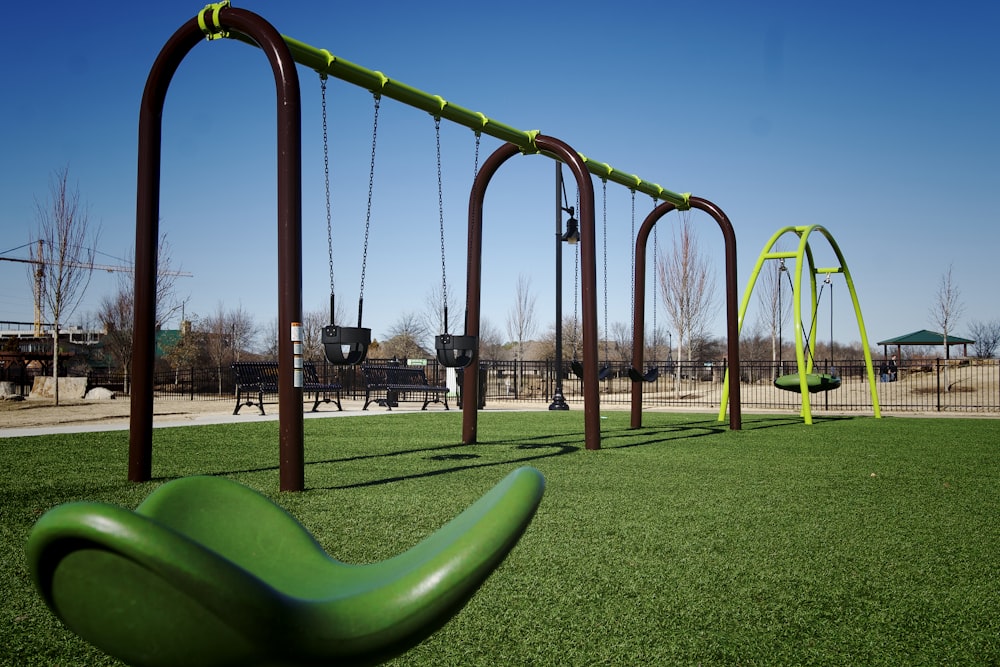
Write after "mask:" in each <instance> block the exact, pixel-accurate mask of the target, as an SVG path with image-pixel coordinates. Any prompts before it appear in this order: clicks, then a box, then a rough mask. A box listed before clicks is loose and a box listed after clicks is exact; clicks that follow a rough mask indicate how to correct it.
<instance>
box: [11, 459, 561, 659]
mask: <svg viewBox="0 0 1000 667" xmlns="http://www.w3.org/2000/svg"><path fill="white" fill-rule="evenodd" d="M544 483H545V482H544V479H543V477H542V475H541V473H539V472H538V471H537V470H535V469H534V468H528V467H523V468H519V469H517V470H515V471H514V472H512V473H510V474H509V475H508V476H507V477H506V478H504V479H503V480H502V481H501V482H500V483H499V484H497V485H496V486H495V487H494V488H493V489H492V490H490V491H489V492H487V493H486V495H484V496H483V497H481V498H480V499H479V500H477V501H476V502H475V503H473V504H472V505H471V506H470V507H469V508H468V509H466V510H465V511H464V512H462V513H461V514H459V515H458V516H456V517H455V518H454V519H452V520H451V521H450V522H449V523H447V524H446V525H445V526H443V527H442V528H441V529H439V530H438V531H437V532H435V533H433V534H432V535H430V536H429V537H427V538H426V539H424V540H423V541H422V542H420V543H419V544H417V545H415V546H414V547H412V548H411V549H409V550H408V551H406V552H404V553H402V554H400V555H398V556H395V557H393V558H390V559H388V560H385V561H382V562H378V563H373V564H370V565H348V564H345V563H341V562H339V561H337V560H334V559H333V558H331V557H330V556H328V555H327V554H326V552H325V551H324V550H323V549H322V548H321V547H320V545H319V543H318V542H316V540H315V539H313V537H312V535H311V534H310V533H309V532H308V531H307V530H306V529H305V528H304V527H303V526H302V525H301V524H300V523H299V522H298V521H296V520H295V519H294V518H293V517H292V516H291V515H289V514H288V513H287V512H285V510H283V509H281V508H280V507H279V506H278V505H276V504H274V503H273V502H271V501H270V500H268V499H267V498H265V497H264V496H262V495H260V494H258V493H257V492H255V491H252V490H250V489H248V488H246V487H244V486H241V485H240V484H237V483H236V482H233V481H231V480H227V479H224V478H221V477H188V478H182V479H177V480H173V481H171V482H168V483H166V484H164V485H162V486H161V487H160V488H158V489H156V490H155V491H153V492H152V493H151V494H150V495H149V496H148V497H147V498H146V500H145V501H143V502H142V504H141V505H139V507H138V508H137V509H136V510H135V511H134V512H133V511H130V510H127V509H123V508H121V507H116V506H114V505H108V504H104V503H92V502H78V503H70V504H66V505H61V506H59V507H56V508H54V509H52V510H50V511H49V512H48V513H46V514H45V515H44V516H43V517H42V518H41V519H39V521H38V522H37V524H36V525H35V527H34V528H33V530H32V532H31V535H30V537H29V539H28V545H27V556H28V563H29V565H30V568H31V573H32V576H33V579H34V582H35V586H36V588H37V589H38V591H39V592H40V593H41V595H42V597H43V598H44V599H45V602H46V604H48V606H49V608H50V609H51V610H52V611H53V612H54V613H55V614H56V616H58V617H59V618H60V619H61V620H62V621H63V622H64V623H65V624H66V625H67V626H69V628H70V629H72V630H73V631H74V632H76V633H77V634H79V635H80V636H81V637H83V638H84V639H86V640H87V641H89V642H91V643H92V644H94V645H95V646H97V647H99V648H101V649H102V650H104V651H106V652H107V653H110V654H111V655H113V656H115V657H117V658H119V659H121V660H123V661H125V662H127V663H129V664H133V665H164V666H166V665H276V664H281V665H317V664H338V665H370V664H376V663H379V662H382V661H385V660H388V659H390V658H392V657H394V656H397V655H399V654H401V653H403V652H404V651H406V650H407V649H409V648H411V647H412V646H414V645H416V644H418V643H419V642H421V641H422V640H424V639H425V638H427V637H428V636H429V635H431V634H432V633H433V632H434V631H435V630H437V629H438V628H440V627H441V626H442V625H444V624H445V623H446V622H447V621H448V619H450V618H451V617H452V616H453V615H454V614H455V613H457V612H458V611H459V610H460V609H461V608H462V607H463V606H464V605H465V603H466V602H467V601H468V600H469V599H470V598H471V597H472V595H473V594H474V593H475V592H476V590H477V589H478V588H479V586H480V585H481V584H482V583H483V582H484V581H485V580H486V578H487V577H488V576H489V575H490V573H491V572H492V571H493V570H494V569H496V567H497V566H498V565H499V564H500V563H501V561H503V559H504V557H505V556H506V555H507V553H508V552H509V551H510V550H511V549H512V548H513V547H514V545H515V544H516V543H517V541H518V539H519V538H520V537H521V535H522V533H523V532H524V530H525V529H526V528H527V526H528V524H529V523H530V521H531V518H532V517H533V516H534V513H535V510H536V509H537V507H538V504H539V502H540V501H541V497H542V492H543V489H544Z"/></svg>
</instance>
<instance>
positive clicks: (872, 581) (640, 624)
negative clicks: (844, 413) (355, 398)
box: [0, 410, 1000, 667]
mask: <svg viewBox="0 0 1000 667" xmlns="http://www.w3.org/2000/svg"><path fill="white" fill-rule="evenodd" d="M628 420H629V415H628V413H626V412H609V413H608V414H607V419H605V420H602V427H603V430H604V432H603V449H601V450H600V451H593V452H591V451H586V450H585V449H584V447H583V411H582V410H574V411H571V412H568V413H562V412H551V413H550V412H528V413H490V412H485V413H483V414H481V416H480V421H479V436H480V438H481V439H482V442H481V443H479V444H476V445H472V446H464V445H461V444H458V442H459V439H460V436H461V415H460V414H459V413H458V412H450V413H442V412H435V413H418V414H413V413H411V414H393V415H385V416H381V415H380V416H366V417H343V418H335V419H316V420H307V421H306V422H305V425H304V428H305V449H306V461H307V466H306V475H305V479H306V486H307V491H305V492H303V493H297V494H281V493H279V492H278V491H277V488H278V470H277V458H278V452H277V442H278V423H277V422H262V423H254V424H240V425H223V426H199V427H183V428H171V429H157V430H156V431H155V432H154V459H153V474H154V475H155V476H156V477H157V481H155V482H152V483H149V484H132V483H130V482H128V481H126V469H127V445H128V435H127V433H125V432H109V433H95V434H83V435H51V436H39V437H28V438H10V439H2V438H0V531H2V533H0V561H2V570H0V581H2V590H3V599H4V602H3V606H2V611H0V664H3V665H63V666H67V665H105V664H116V662H115V661H113V660H111V659H109V658H106V657H104V656H103V654H101V653H99V652H98V651H96V650H94V649H91V648H90V647H89V646H88V645H86V644H85V643H83V642H82V641H81V640H78V639H77V638H76V637H75V636H74V635H73V634H72V633H70V632H69V631H67V630H65V629H64V628H63V627H62V626H61V625H60V623H59V622H58V620H56V619H55V618H54V617H53V616H52V615H51V614H50V613H49V611H48V610H47V609H46V608H45V606H44V604H43V603H42V602H41V600H40V598H38V596H37V595H36V594H35V593H34V590H33V587H32V585H31V582H30V580H29V577H28V574H27V568H26V565H25V561H24V549H23V547H24V543H25V540H26V538H27V535H28V532H29V530H30V529H31V526H32V525H33V524H34V522H35V521H36V520H37V519H38V517H39V516H40V515H41V514H42V513H43V512H45V511H46V510H47V509H49V508H50V507H52V506H54V505H57V504H60V503H64V502H67V501H71V500H78V499H88V500H100V501H106V502H112V503H116V504H120V505H124V506H127V507H135V506H136V505H137V504H138V503H139V502H140V501H141V500H142V499H143V498H144V497H145V496H146V495H147V494H148V493H149V492H150V490H151V489H152V488H154V486H155V485H156V484H159V483H160V482H162V481H164V480H167V479H170V478H173V477H178V476H184V475H191V474H219V475H225V476H226V477H230V478H233V479H236V480H238V481H240V482H242V483H244V484H246V485H248V486H251V487H253V488H255V489H258V490H260V491H263V492H264V493H266V494H267V495H268V496H270V497H272V498H274V499H275V500H277V501H278V502H279V503H280V504H281V505H283V506H284V507H286V508H287V509H288V510H289V511H290V512H291V513H292V514H293V515H295V516H296V517H298V518H299V519H300V520H301V521H302V522H303V523H304V524H305V525H306V527H307V528H309V529H310V530H311V531H312V532H313V533H314V534H315V535H316V537H317V539H318V540H319V541H320V542H321V543H322V544H323V545H324V547H325V548H326V549H327V550H328V551H329V552H330V554H331V555H333V556H334V557H336V558H338V559H340V560H343V561H347V562H368V561H372V560H379V559H383V558H387V557H389V556H392V555H394V554H396V553H398V552H400V551H402V550H404V549H406V548H408V547H409V546H412V545H413V544H414V543H415V542H417V541H418V540H420V539H421V538H422V537H424V536H425V535H427V534H428V533H430V532H432V531H434V530H435V529H436V528H438V527H439V526H440V525H441V524H443V523H445V522H446V521H447V520H448V519H450V518H451V517H452V516H454V515H455V514H457V513H458V512H459V511H461V510H462V509H463V508H464V507H466V506H467V505H468V504H469V503H471V502H472V501H473V500H474V499H475V498H477V497H478V496H480V495H481V494H482V493H483V492H485V491H486V490H487V489H488V488H490V487H491V486H492V485H493V484H494V483H495V482H496V481H498V480H499V479H500V478H502V477H503V476H504V475H505V474H506V473H507V472H509V471H510V470H512V469H513V468H515V467H517V466H519V465H526V464H527V465H533V466H535V467H537V468H538V469H539V470H541V471H542V472H543V473H544V475H545V477H546V480H547V486H546V493H545V497H544V498H543V500H542V504H541V507H540V509H539V511H538V514H537V515H536V517H535V520H534V521H533V523H532V524H531V526H530V527H529V528H528V531H527V532H526V533H525V535H524V537H523V538H522V540H521V542H520V543H519V544H518V546H517V547H516V548H515V549H514V551H513V552H512V553H511V555H510V556H509V557H508V559H507V560H506V561H505V562H504V564H503V565H502V566H501V567H500V569H499V570H498V571H497V572H496V573H495V574H494V575H493V577H491V578H490V579H489V580H488V581H487V582H486V584H485V586H484V587H483V588H482V589H481V590H480V592H479V593H478V594H477V595H476V596H475V597H474V598H473V599H472V601H471V602H470V603H469V605H468V606H467V607H466V608H465V609H464V610H463V611H462V612H460V613H459V614H458V616H456V617H455V618H454V619H453V620H452V621H451V622H450V623H448V624H447V625H446V626H445V627H444V628H443V629H442V630H441V631H439V632H438V633H437V634H436V635H434V636H433V637H432V638H431V639H429V640H428V641H426V642H425V643H423V644H422V645H420V646H418V647H417V648H415V649H414V650H412V651H411V652H410V653H408V654H406V655H405V656H403V657H402V658H400V659H398V660H397V661H395V662H393V663H391V664H395V665H463V666H465V665H488V666H490V667H497V666H499V665H546V666H547V665H668V664H683V665H688V664H691V665H693V664H706V665H731V664H758V665H759V664H785V665H791V664H795V665H799V664H824V665H903V664H905V665H919V664H926V665H938V664H945V663H949V664H962V665H968V664H986V665H996V664H1000V584H998V577H1000V520H998V517H1000V493H998V491H1000V420H992V419H982V420H975V419H921V418H912V419H911V418H886V419H882V420H875V419H872V418H871V417H857V418H855V417H818V418H816V423H815V424H814V425H813V426H811V427H810V426H805V425H803V424H801V419H800V418H798V416H796V415H787V416H774V415H768V416H755V415H745V416H744V429H743V430H742V431H739V432H731V431H729V430H728V429H727V428H726V425H725V424H719V423H717V422H716V421H715V419H714V418H713V417H711V416H708V415H692V414H672V413H671V414H667V413H647V414H646V415H644V424H645V426H644V428H643V429H641V430H637V431H633V430H630V429H629V428H628Z"/></svg>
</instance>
